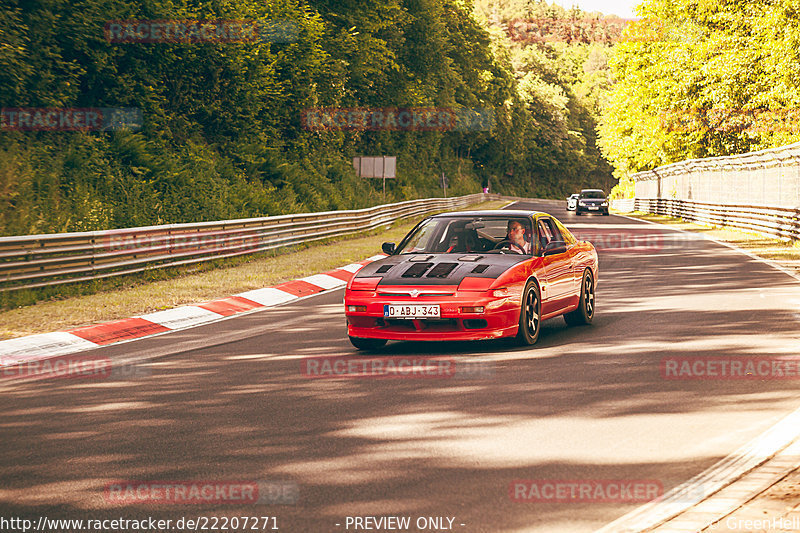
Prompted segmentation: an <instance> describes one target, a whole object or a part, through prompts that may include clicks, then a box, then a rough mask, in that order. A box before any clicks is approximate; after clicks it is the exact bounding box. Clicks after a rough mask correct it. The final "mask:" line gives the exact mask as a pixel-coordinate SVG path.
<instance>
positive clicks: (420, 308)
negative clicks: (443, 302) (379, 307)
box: [383, 304, 441, 318]
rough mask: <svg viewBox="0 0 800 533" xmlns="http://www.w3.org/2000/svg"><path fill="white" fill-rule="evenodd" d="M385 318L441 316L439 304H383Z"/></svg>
mask: <svg viewBox="0 0 800 533" xmlns="http://www.w3.org/2000/svg"><path fill="white" fill-rule="evenodd" d="M383 316H384V318H439V317H440V316H441V312H440V310H439V306H438V305H390V304H386V305H384V306H383Z"/></svg>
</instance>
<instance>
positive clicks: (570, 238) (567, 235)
mask: <svg viewBox="0 0 800 533" xmlns="http://www.w3.org/2000/svg"><path fill="white" fill-rule="evenodd" d="M554 222H555V223H556V227H557V228H558V230H559V232H560V233H561V236H562V237H563V238H564V242H565V243H567V247H568V248H569V247H570V246H572V245H573V244H575V243H576V242H578V239H576V238H575V236H574V235H573V234H572V233H571V232H570V231H569V230H568V229H567V228H565V227H564V225H563V224H562V223H561V222H559V221H558V220H554Z"/></svg>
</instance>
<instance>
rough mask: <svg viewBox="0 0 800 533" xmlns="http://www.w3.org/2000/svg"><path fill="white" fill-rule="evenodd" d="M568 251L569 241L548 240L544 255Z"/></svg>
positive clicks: (543, 251)
mask: <svg viewBox="0 0 800 533" xmlns="http://www.w3.org/2000/svg"><path fill="white" fill-rule="evenodd" d="M566 251H567V243H565V242H564V241H551V242H548V243H547V245H546V246H545V247H544V250H542V257H547V256H548V255H556V254H563V253H564V252H566Z"/></svg>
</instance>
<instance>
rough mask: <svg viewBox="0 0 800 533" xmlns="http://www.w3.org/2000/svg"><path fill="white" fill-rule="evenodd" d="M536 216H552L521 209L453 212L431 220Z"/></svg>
mask: <svg viewBox="0 0 800 533" xmlns="http://www.w3.org/2000/svg"><path fill="white" fill-rule="evenodd" d="M536 215H547V216H552V215H550V214H549V213H543V212H541V211H524V210H522V209H504V210H502V211H500V210H494V211H454V212H451V213H439V214H436V215H432V217H431V218H437V217H452V216H471V217H476V216H481V217H492V216H494V217H531V216H536Z"/></svg>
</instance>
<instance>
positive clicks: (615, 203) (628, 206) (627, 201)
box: [611, 198, 635, 213]
mask: <svg viewBox="0 0 800 533" xmlns="http://www.w3.org/2000/svg"><path fill="white" fill-rule="evenodd" d="M611 209H616V210H617V211H622V212H623V213H630V212H631V211H634V209H635V208H634V200H633V198H623V199H620V200H611Z"/></svg>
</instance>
